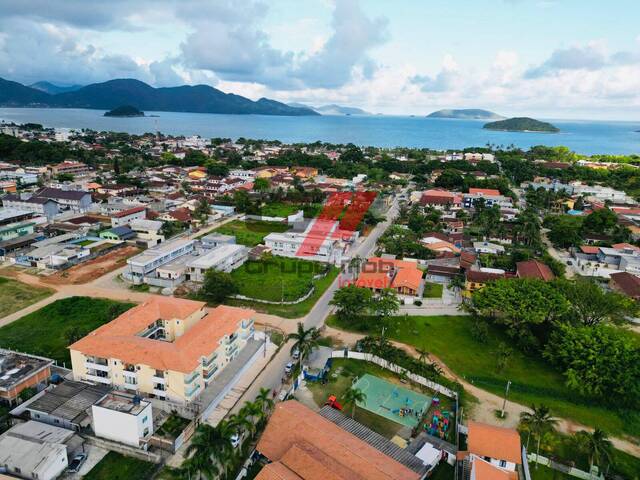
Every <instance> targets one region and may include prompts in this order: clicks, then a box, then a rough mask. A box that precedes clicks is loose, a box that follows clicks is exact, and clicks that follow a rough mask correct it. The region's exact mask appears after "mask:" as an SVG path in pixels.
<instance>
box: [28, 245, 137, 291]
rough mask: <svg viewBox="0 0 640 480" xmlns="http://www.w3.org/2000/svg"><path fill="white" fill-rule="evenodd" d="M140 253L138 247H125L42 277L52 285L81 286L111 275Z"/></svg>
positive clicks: (44, 281) (43, 280)
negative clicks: (128, 259) (105, 275)
mask: <svg viewBox="0 0 640 480" xmlns="http://www.w3.org/2000/svg"><path fill="white" fill-rule="evenodd" d="M139 252H140V249H139V248H136V247H131V246H127V247H123V248H119V249H117V250H114V251H112V252H109V253H107V254H106V255H102V256H101V257H98V258H95V259H93V260H89V261H88V262H84V263H81V264H79V265H76V266H75V267H71V268H69V269H67V270H64V271H62V272H58V273H55V274H53V275H50V276H48V277H42V278H41V280H42V282H43V283H48V284H50V285H63V284H64V285H68V284H73V285H79V284H82V283H87V282H90V281H91V280H95V279H96V278H98V277H101V276H102V275H104V274H105V273H109V272H111V271H113V270H115V269H117V268H120V267H123V266H124V265H125V263H126V261H127V258H129V257H132V256H133V255H135V254H137V253H139Z"/></svg>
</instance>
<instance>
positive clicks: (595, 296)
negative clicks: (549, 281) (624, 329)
mask: <svg viewBox="0 0 640 480" xmlns="http://www.w3.org/2000/svg"><path fill="white" fill-rule="evenodd" d="M558 285H559V286H560V289H561V291H562V293H563V294H564V296H565V297H566V298H567V300H568V301H569V303H570V304H571V309H570V313H571V314H572V318H573V319H575V321H576V322H577V323H579V324H581V325H584V326H585V327H592V326H594V325H598V324H601V323H604V322H611V323H616V324H622V323H624V322H625V319H626V317H627V316H628V315H631V314H632V313H634V311H635V310H636V305H635V302H634V301H633V300H631V299H629V298H628V297H625V296H624V295H622V294H620V293H617V292H606V291H604V290H603V289H602V288H601V287H600V286H599V285H598V284H597V283H595V282H594V281H593V280H590V279H587V278H577V279H575V280H573V281H569V280H562V281H559V282H558Z"/></svg>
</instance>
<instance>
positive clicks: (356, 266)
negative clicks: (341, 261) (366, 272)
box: [349, 255, 363, 274]
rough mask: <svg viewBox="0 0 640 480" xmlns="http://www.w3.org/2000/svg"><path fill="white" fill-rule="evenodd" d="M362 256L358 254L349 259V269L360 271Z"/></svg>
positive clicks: (355, 271)
mask: <svg viewBox="0 0 640 480" xmlns="http://www.w3.org/2000/svg"><path fill="white" fill-rule="evenodd" d="M362 262H363V260H362V257H361V256H360V255H356V256H355V257H353V258H352V259H351V260H349V270H350V271H351V272H354V273H356V274H358V273H360V267H361V266H362Z"/></svg>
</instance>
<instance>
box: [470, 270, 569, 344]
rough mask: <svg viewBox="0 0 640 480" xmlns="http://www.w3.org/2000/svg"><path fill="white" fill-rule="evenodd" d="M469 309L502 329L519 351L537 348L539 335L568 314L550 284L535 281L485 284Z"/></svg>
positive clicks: (556, 291) (563, 301)
mask: <svg viewBox="0 0 640 480" xmlns="http://www.w3.org/2000/svg"><path fill="white" fill-rule="evenodd" d="M470 309H471V310H472V311H473V312H475V313H476V314H477V315H480V316H483V317H487V318H490V319H492V320H493V322H495V323H497V324H499V325H502V326H503V327H505V329H506V332H507V334H508V335H509V336H510V337H511V338H513V339H514V340H516V341H517V342H518V343H519V344H520V345H521V346H522V347H523V348H527V349H529V348H532V347H536V346H539V344H540V339H539V333H540V332H541V331H545V330H547V329H548V328H549V327H550V325H551V323H552V322H553V321H554V320H556V319H557V318H559V317H561V316H562V315H564V314H565V313H567V311H568V310H569V304H568V302H567V300H566V299H565V298H564V296H563V295H562V294H561V293H560V292H559V291H558V289H556V288H555V287H554V286H553V285H552V284H550V283H547V282H544V281H542V280H537V279H527V278H522V279H504V280H496V281H494V282H490V283H488V284H487V285H486V286H485V287H484V288H482V289H481V290H477V291H475V292H474V293H473V295H472V297H471V304H470Z"/></svg>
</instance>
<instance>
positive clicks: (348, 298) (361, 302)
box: [330, 285, 372, 320]
mask: <svg viewBox="0 0 640 480" xmlns="http://www.w3.org/2000/svg"><path fill="white" fill-rule="evenodd" d="M371 298H372V294H371V290H369V289H368V288H359V287H356V286H355V285H349V286H347V287H342V288H340V289H338V290H336V292H335V293H334V294H333V299H331V302H330V304H331V305H335V306H336V307H337V308H338V310H337V312H336V314H337V315H338V317H340V318H341V319H344V320H354V319H355V318H356V317H358V316H360V315H363V314H365V312H366V311H367V309H368V308H369V306H370V305H371Z"/></svg>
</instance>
